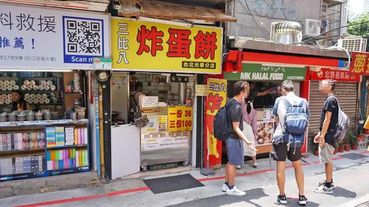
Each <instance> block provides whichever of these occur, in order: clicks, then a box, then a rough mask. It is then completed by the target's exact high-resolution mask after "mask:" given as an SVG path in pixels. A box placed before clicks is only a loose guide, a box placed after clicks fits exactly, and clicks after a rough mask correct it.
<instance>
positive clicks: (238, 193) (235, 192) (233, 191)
mask: <svg viewBox="0 0 369 207" xmlns="http://www.w3.org/2000/svg"><path fill="white" fill-rule="evenodd" d="M226 194H227V195H234V196H244V195H246V193H245V192H243V191H241V190H238V188H237V187H236V186H234V187H233V188H232V189H229V188H228V189H227V192H226Z"/></svg>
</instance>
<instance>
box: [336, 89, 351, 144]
mask: <svg viewBox="0 0 369 207" xmlns="http://www.w3.org/2000/svg"><path fill="white" fill-rule="evenodd" d="M332 98H334V99H335V100H336V102H337V105H338V121H337V126H336V129H337V131H336V133H335V134H334V136H333V138H334V139H335V141H337V142H341V141H342V140H343V139H344V138H345V136H346V132H347V130H348V128H349V126H350V119H349V118H348V116H347V115H346V114H345V112H343V111H342V109H341V106H340V104H339V103H338V99H337V98H336V97H335V96H332Z"/></svg>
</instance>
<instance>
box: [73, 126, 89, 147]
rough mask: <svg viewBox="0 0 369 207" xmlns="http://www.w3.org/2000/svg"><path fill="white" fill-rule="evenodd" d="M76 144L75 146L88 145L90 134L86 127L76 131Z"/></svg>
mask: <svg viewBox="0 0 369 207" xmlns="http://www.w3.org/2000/svg"><path fill="white" fill-rule="evenodd" d="M74 144H75V145H85V144H88V133H87V128H86V127H84V128H75V129H74Z"/></svg>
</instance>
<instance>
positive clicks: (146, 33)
mask: <svg viewBox="0 0 369 207" xmlns="http://www.w3.org/2000/svg"><path fill="white" fill-rule="evenodd" d="M162 37H164V33H163V32H162V31H158V29H157V28H156V27H154V26H152V27H151V30H149V29H147V28H146V26H145V25H141V27H140V29H139V30H138V33H137V38H136V39H137V42H138V43H140V47H139V48H138V51H137V55H142V53H143V52H146V53H149V52H150V50H151V55H152V56H153V57H155V56H156V51H161V50H163V46H162V45H161V44H162V43H163V39H162ZM146 40H148V41H151V47H149V46H148V45H146Z"/></svg>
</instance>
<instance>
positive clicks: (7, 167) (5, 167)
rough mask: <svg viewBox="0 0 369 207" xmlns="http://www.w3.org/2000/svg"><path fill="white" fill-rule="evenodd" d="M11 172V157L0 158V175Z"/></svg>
mask: <svg viewBox="0 0 369 207" xmlns="http://www.w3.org/2000/svg"><path fill="white" fill-rule="evenodd" d="M10 174H13V162H12V158H2V159H0V175H10Z"/></svg>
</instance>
